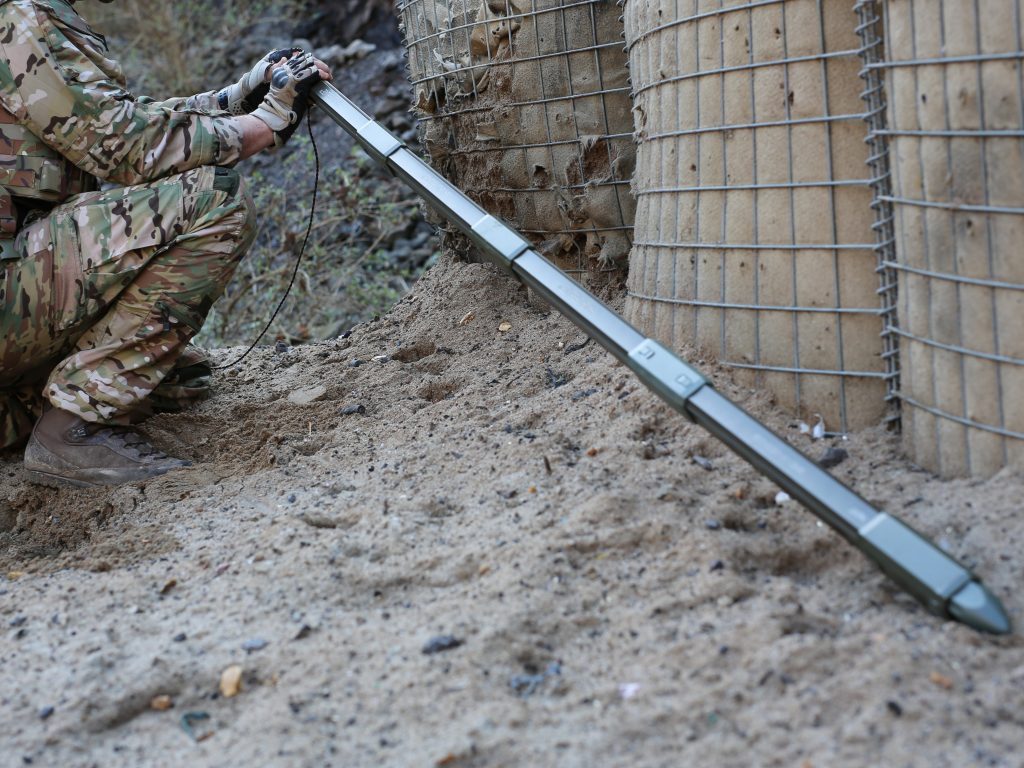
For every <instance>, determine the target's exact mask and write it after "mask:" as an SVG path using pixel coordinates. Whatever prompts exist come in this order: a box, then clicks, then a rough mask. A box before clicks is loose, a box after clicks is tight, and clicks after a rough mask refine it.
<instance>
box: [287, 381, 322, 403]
mask: <svg viewBox="0 0 1024 768" xmlns="http://www.w3.org/2000/svg"><path fill="white" fill-rule="evenodd" d="M326 396H327V387H326V386H324V385H323V384H319V385H317V386H315V387H308V388H306V389H296V390H295V391H293V392H292V393H291V394H290V395H288V402H290V403H292V404H293V405H309V404H310V403H315V402H316V401H317V400H322V399H323V398H324V397H326Z"/></svg>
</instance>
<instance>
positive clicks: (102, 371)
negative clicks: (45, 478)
mask: <svg viewBox="0 0 1024 768" xmlns="http://www.w3.org/2000/svg"><path fill="white" fill-rule="evenodd" d="M0 106H2V107H3V108H4V109H6V111H7V112H9V113H11V115H13V117H14V118H15V119H16V120H17V122H18V123H20V124H21V125H23V126H25V127H26V128H28V129H29V130H30V131H31V133H32V134H34V135H35V136H36V137H38V138H40V139H42V140H43V141H44V142H45V143H46V144H47V145H48V146H49V147H51V148H53V149H54V150H56V151H57V152H59V153H60V154H61V155H63V156H64V157H65V158H67V159H68V160H69V161H71V162H72V163H74V165H75V166H77V167H78V168H80V169H82V170H83V171H86V172H88V173H89V174H92V175H94V176H96V177H98V178H99V179H102V180H104V181H108V182H113V183H115V184H120V185H125V186H122V187H119V188H115V189H110V190H108V191H98V192H87V193H84V194H79V195H75V196H73V197H71V198H69V199H68V200H67V201H65V202H64V203H63V204H61V205H58V206H57V207H56V208H53V209H52V210H50V211H47V212H45V214H43V215H42V216H40V217H38V218H35V219H33V218H32V215H31V214H30V215H29V217H28V219H27V222H26V223H23V225H22V227H21V229H20V230H19V231H18V233H17V237H16V240H15V241H14V247H13V249H9V250H10V254H11V255H12V256H13V257H14V258H12V259H7V260H4V261H3V262H0V265H2V268H3V283H2V286H0V448H2V447H7V446H10V445H13V444H15V443H17V442H19V441H20V440H22V439H24V438H25V437H26V436H27V434H28V432H29V431H30V430H31V427H32V424H33V422H34V420H35V419H36V418H38V416H39V413H40V411H41V407H42V403H43V398H44V397H45V398H47V399H49V401H50V402H51V403H52V404H53V405H55V406H58V407H60V408H62V409H64V410H65V411H69V412H71V413H74V414H76V415H78V416H80V417H81V418H83V419H85V420H86V421H90V422H98V423H109V424H123V423H127V422H128V421H129V420H130V418H131V415H132V413H133V412H136V411H137V410H138V409H139V406H140V403H142V402H143V401H144V400H145V399H146V398H147V397H149V396H150V395H154V397H153V398H152V399H158V398H161V397H162V401H163V402H164V403H165V404H173V403H175V402H180V401H181V400H183V399H188V398H190V397H195V396H198V395H200V394H202V392H203V390H204V387H205V384H206V382H205V381H204V378H203V376H202V374H203V373H204V371H203V366H201V365H197V363H198V360H197V359H196V357H195V356H192V355H186V356H185V357H184V358H183V357H182V354H183V352H184V350H185V349H186V345H187V344H188V341H189V339H191V338H192V336H193V335H194V334H195V333H196V332H197V331H198V330H199V328H200V327H201V326H202V324H203V322H204V320H205V317H206V315H207V313H208V312H209V309H210V307H211V305H212V304H213V302H214V301H215V300H216V299H217V298H218V297H219V296H220V294H221V293H222V292H223V290H224V286H225V285H226V284H227V282H228V280H230V278H231V275H232V274H233V272H234V270H235V268H236V267H237V264H238V261H239V260H240V259H241V257H242V255H243V254H244V253H245V251H246V249H247V248H248V246H249V245H250V243H251V241H252V237H253V235H254V226H253V222H254V215H253V209H252V202H251V200H250V198H249V197H248V195H247V194H246V193H245V191H244V189H243V187H242V184H241V180H240V178H239V176H238V174H237V173H235V172H234V171H233V170H230V169H229V168H226V167H223V166H229V165H231V164H233V163H234V162H236V161H237V160H238V158H239V156H240V153H241V149H242V137H241V133H240V131H239V130H238V128H237V124H236V123H235V122H234V120H233V119H232V118H231V117H230V116H228V115H227V114H226V113H224V112H222V111H220V110H219V109H218V107H217V100H216V94H215V93H209V94H201V95H199V96H195V97H190V98H188V99H172V100H170V101H164V102H157V101H153V100H150V99H145V98H136V97H134V96H132V95H131V94H130V93H128V92H127V90H126V87H125V79H124V76H123V74H122V72H121V70H120V68H119V67H118V65H117V64H116V63H115V62H114V61H112V60H110V59H109V58H107V57H106V43H105V41H104V40H103V38H102V37H101V36H99V35H97V34H96V33H95V32H93V31H92V30H91V29H90V28H89V27H88V25H87V24H86V23H85V22H84V21H83V20H82V18H81V17H80V16H78V14H77V13H75V11H74V10H73V9H72V7H71V5H70V4H69V3H67V2H65V0H47V2H40V1H39V0H0ZM2 130H3V126H2V125H0V141H2ZM218 166H219V167H218ZM11 191H12V192H15V193H16V190H14V189H12V190H11ZM19 202H20V201H19ZM206 372H207V373H208V371H206Z"/></svg>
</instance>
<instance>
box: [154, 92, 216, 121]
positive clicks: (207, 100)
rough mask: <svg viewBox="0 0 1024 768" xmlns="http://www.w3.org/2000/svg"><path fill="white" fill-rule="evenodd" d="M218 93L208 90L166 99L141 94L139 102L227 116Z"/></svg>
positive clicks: (179, 110) (180, 110) (177, 110)
mask: <svg viewBox="0 0 1024 768" xmlns="http://www.w3.org/2000/svg"><path fill="white" fill-rule="evenodd" d="M217 93H218V91H207V92H206V93H197V94H196V95H195V96H187V97H186V96H176V97H174V98H172V99H165V100H164V101H156V100H154V99H150V98H148V97H146V96H140V97H139V102H140V103H142V104H147V105H150V106H160V107H163V108H164V109H171V110H174V111H175V112H184V111H189V112H201V113H202V114H204V115H222V116H225V117H226V116H227V114H228V113H227V112H225V111H224V109H223V107H221V105H220V101H219V100H218V98H217Z"/></svg>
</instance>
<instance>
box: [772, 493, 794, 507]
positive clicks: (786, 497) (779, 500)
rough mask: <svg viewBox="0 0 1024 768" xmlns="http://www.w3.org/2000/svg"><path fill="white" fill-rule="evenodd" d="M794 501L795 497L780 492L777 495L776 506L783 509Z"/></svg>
mask: <svg viewBox="0 0 1024 768" xmlns="http://www.w3.org/2000/svg"><path fill="white" fill-rule="evenodd" d="M792 500H793V497H792V496H790V495H789V494H788V493H786V492H785V491H779V492H778V493H776V494H775V506H777V507H781V506H782V505H783V504H785V503H786V502H787V501H792Z"/></svg>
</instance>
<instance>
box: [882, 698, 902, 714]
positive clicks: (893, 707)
mask: <svg viewBox="0 0 1024 768" xmlns="http://www.w3.org/2000/svg"><path fill="white" fill-rule="evenodd" d="M885 708H886V709H888V710H889V711H890V712H892V713H893V714H894V715H895V716H896V717H902V716H903V707H901V706H900V703H899V702H898V701H892V700H891V699H890V700H889V701H887V702H885Z"/></svg>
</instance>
